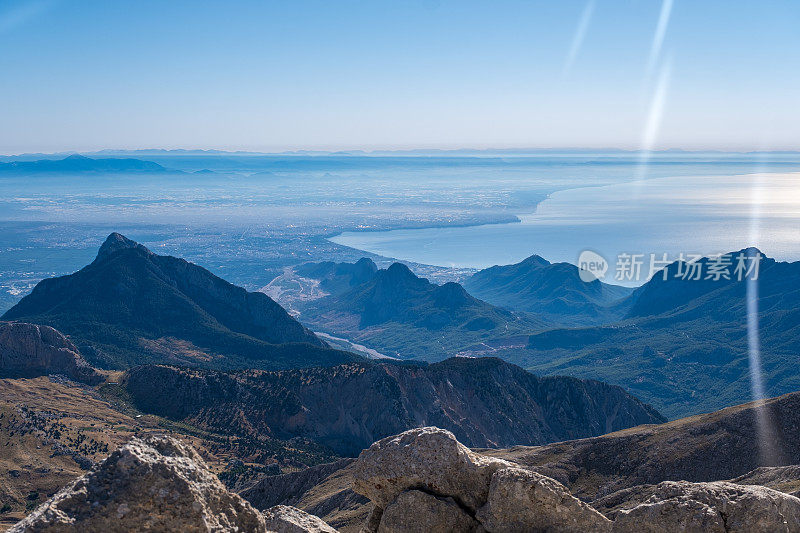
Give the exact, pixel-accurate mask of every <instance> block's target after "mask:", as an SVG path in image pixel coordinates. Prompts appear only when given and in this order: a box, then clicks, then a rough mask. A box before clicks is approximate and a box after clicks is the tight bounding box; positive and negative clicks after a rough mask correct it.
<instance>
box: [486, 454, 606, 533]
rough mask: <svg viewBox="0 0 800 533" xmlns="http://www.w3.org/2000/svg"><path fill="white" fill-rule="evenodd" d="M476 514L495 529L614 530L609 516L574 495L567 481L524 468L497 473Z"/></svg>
mask: <svg viewBox="0 0 800 533" xmlns="http://www.w3.org/2000/svg"><path fill="white" fill-rule="evenodd" d="M476 517H477V519H478V520H479V521H480V522H481V524H483V526H484V527H485V528H486V529H487V530H488V531H491V532H493V533H513V532H519V533H522V532H526V531H548V532H553V533H556V532H559V533H584V532H586V531H592V532H604V531H606V532H608V531H611V521H610V520H608V518H606V517H605V516H603V515H602V514H600V513H599V512H597V511H596V510H595V509H593V508H592V507H590V506H589V505H587V504H585V503H583V502H582V501H580V500H578V499H577V498H575V497H574V496H573V495H572V494H570V492H569V490H567V488H566V487H565V486H564V485H562V484H561V483H559V482H558V481H556V480H554V479H552V478H549V477H547V476H543V475H541V474H537V473H536V472H531V471H530V470H525V469H523V468H503V469H502V470H498V471H497V472H495V473H494V475H493V476H492V482H491V486H490V487H489V498H488V501H487V502H486V505H484V506H483V507H481V508H480V509H479V510H478V513H477V515H476Z"/></svg>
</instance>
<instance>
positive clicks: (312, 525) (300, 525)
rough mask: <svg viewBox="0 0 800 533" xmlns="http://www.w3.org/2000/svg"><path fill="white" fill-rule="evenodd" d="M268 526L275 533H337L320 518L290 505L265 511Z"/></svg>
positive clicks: (277, 506)
mask: <svg viewBox="0 0 800 533" xmlns="http://www.w3.org/2000/svg"><path fill="white" fill-rule="evenodd" d="M264 518H265V520H266V526H267V529H268V530H269V531H274V532H275V533H337V532H336V530H335V529H334V528H332V527H331V526H329V525H328V524H326V523H325V521H324V520H322V519H321V518H319V517H316V516H314V515H312V514H308V513H307V512H305V511H301V510H300V509H298V508H296V507H290V506H288V505H276V506H275V507H270V508H269V509H267V510H266V511H264Z"/></svg>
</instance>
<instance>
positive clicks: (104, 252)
mask: <svg viewBox="0 0 800 533" xmlns="http://www.w3.org/2000/svg"><path fill="white" fill-rule="evenodd" d="M128 248H134V249H138V250H141V251H143V252H145V253H147V254H148V255H149V254H152V252H151V251H150V250H148V249H147V248H146V247H145V246H143V245H141V244H139V243H138V242H136V241H133V240H131V239H129V238H127V237H125V236H124V235H122V234H120V233H117V232H116V231H115V232H113V233H112V234H111V235H109V236H108V237H106V240H105V241H104V242H103V244H102V246H100V250H99V251H98V252H97V258H96V259H95V261H100V260H102V259H105V258H106V257H109V256H110V255H112V254H114V253H115V252H118V251H119V250H125V249H128Z"/></svg>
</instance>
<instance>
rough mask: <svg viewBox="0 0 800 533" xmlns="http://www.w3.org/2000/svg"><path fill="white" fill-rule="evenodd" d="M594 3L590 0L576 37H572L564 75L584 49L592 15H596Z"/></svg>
mask: <svg viewBox="0 0 800 533" xmlns="http://www.w3.org/2000/svg"><path fill="white" fill-rule="evenodd" d="M594 3H595V0H589V1H588V2H586V6H585V7H584V8H583V13H581V18H580V21H579V22H578V27H577V28H576V29H575V35H574V36H573V37H572V45H571V46H570V47H569V54H567V60H566V61H565V62H564V70H563V72H564V74H568V73H569V71H570V70H571V69H572V64H573V63H575V58H576V57H578V52H580V50H581V48H582V47H583V41H584V39H585V38H586V32H587V31H588V30H589V23H590V22H591V21H592V14H593V13H594Z"/></svg>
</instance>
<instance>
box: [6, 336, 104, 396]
mask: <svg viewBox="0 0 800 533" xmlns="http://www.w3.org/2000/svg"><path fill="white" fill-rule="evenodd" d="M48 374H63V375H65V376H67V377H69V378H70V379H73V380H75V381H81V382H83V383H87V384H89V385H96V384H97V383H100V382H101V381H103V376H102V375H101V374H100V373H99V372H97V371H96V370H95V369H93V368H92V367H90V366H89V365H88V364H87V363H86V361H85V360H84V359H83V357H81V355H80V353H78V348H77V347H76V346H75V345H74V344H72V343H71V342H70V341H69V339H67V338H66V337H64V335H62V334H61V333H60V332H59V331H56V330H54V329H53V328H50V327H47V326H37V325H36V324H25V323H18V322H0V377H4V378H6V377H21V376H26V377H30V376H41V375H48Z"/></svg>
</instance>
